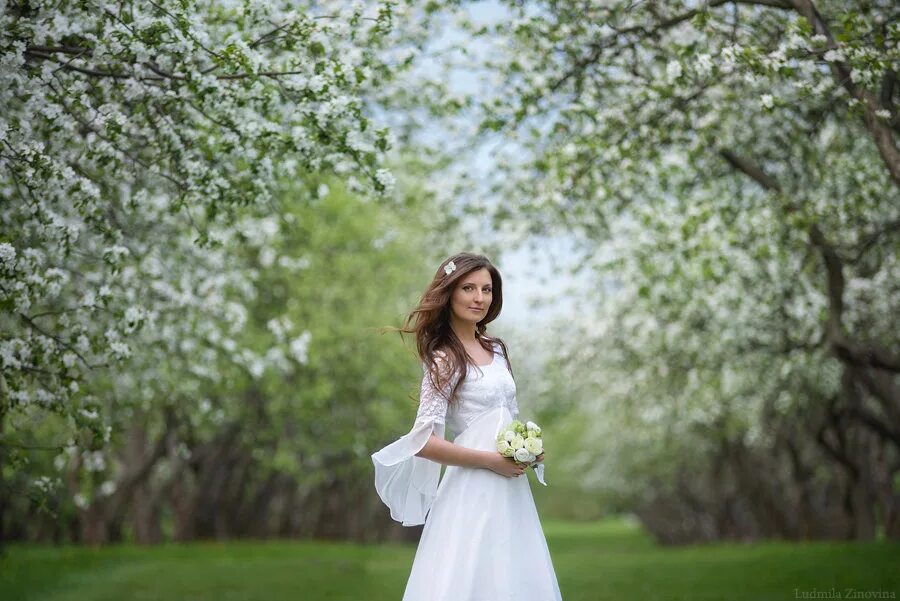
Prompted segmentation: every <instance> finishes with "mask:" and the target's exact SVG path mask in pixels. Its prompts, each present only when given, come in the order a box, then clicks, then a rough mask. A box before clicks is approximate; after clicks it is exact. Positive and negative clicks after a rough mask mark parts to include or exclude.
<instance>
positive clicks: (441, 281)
mask: <svg viewBox="0 0 900 601" xmlns="http://www.w3.org/2000/svg"><path fill="white" fill-rule="evenodd" d="M451 262H452V263H453V264H454V265H455V266H456V269H454V270H453V271H451V272H450V273H446V272H445V271H444V268H445V267H446V266H447V265H448V264H449V263H451ZM479 269H487V270H488V272H489V273H490V274H491V285H492V287H493V295H492V299H491V306H490V307H488V311H487V314H486V315H485V316H484V318H483V319H482V320H481V321H479V322H478V323H477V324H476V325H475V330H476V334H477V336H476V339H477V340H478V342H479V344H481V346H482V347H483V348H484V349H485V350H488V351H491V352H492V353H493V352H495V351H494V349H493V346H492V343H493V342H497V343H498V344H500V348H502V349H503V355H504V356H505V357H506V364H507V366H508V367H509V371H510V373H512V365H511V364H510V361H509V354H508V352H507V349H506V344H505V343H504V342H503V340H501V339H500V338H496V337H491V336H488V335H487V333H486V332H487V324H489V323H491V322H492V321H494V320H495V319H496V318H497V316H498V315H500V309H502V308H503V278H501V277H500V272H499V271H498V270H497V268H496V267H494V265H493V264H492V263H491V262H490V260H489V259H488V258H487V257H485V256H484V255H476V254H473V253H468V252H462V253H458V254H455V255H453V256H452V257H448V258H447V259H445V260H444V261H442V262H441V264H440V266H439V267H438V269H437V271H435V273H434V278H432V280H431V283H430V284H429V285H428V288H427V289H426V290H425V293H424V294H422V298H421V299H420V300H419V303H418V305H416V307H415V308H414V309H413V310H412V311H410V312H409V314H408V315H407V316H406V321H405V323H404V326H403V327H402V328H399V330H400V332H401V336H402V335H403V333H407V334H415V337H416V351H417V353H418V356H419V359H420V360H421V361H423V362H424V363H425V364H426V366H427V367H428V371H429V374H430V377H431V381H432V383H433V384H434V386H435V388H436V389H437V390H441V391H443V390H444V387H445V386H446V385H447V384H448V383H449V382H452V381H453V380H454V379H455V380H456V384H455V385H454V386H453V389H452V390H451V391H450V393H449V395H448V396H447V401H448V402H450V401H452V399H453V397H454V395H455V394H456V390H457V389H458V388H459V386H460V385H461V384H462V382H463V378H464V377H465V373H466V368H467V365H473V366H475V367H478V365H477V364H476V363H475V362H474V361H472V360H471V358H470V357H469V354H468V353H466V349H465V347H463V345H462V341H460V339H459V338H458V337H457V336H456V334H455V333H454V332H453V328H451V327H450V311H451V309H450V299H451V297H452V296H453V291H454V290H455V289H456V283H457V282H458V281H459V280H461V279H462V278H464V277H465V276H466V275H468V274H470V273H472V272H473V271H477V270H479ZM439 353H443V354H444V357H445V360H444V361H442V363H443V365H440V366H439V365H438V361H437V356H438V354H439Z"/></svg>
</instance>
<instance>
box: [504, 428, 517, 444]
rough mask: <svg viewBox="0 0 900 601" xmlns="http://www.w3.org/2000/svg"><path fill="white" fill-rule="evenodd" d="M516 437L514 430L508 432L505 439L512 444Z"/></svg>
mask: <svg viewBox="0 0 900 601" xmlns="http://www.w3.org/2000/svg"><path fill="white" fill-rule="evenodd" d="M515 437H516V433H515V432H513V431H512V430H507V432H506V434H504V435H503V438H504V439H505V440H506V442H512V441H513V439H514V438H515Z"/></svg>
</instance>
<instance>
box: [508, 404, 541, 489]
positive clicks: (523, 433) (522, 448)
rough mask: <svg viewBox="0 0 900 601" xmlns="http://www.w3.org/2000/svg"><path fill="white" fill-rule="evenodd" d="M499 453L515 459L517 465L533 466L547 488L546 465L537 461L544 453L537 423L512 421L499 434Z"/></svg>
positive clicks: (539, 479)
mask: <svg viewBox="0 0 900 601" xmlns="http://www.w3.org/2000/svg"><path fill="white" fill-rule="evenodd" d="M497 452H498V453H500V454H501V455H503V456H504V457H511V458H513V459H514V460H515V461H516V463H525V464H528V465H530V466H533V467H534V473H535V475H537V479H538V482H540V483H541V484H543V485H544V486H547V483H546V482H544V464H543V463H541V462H536V461H535V459H537V456H538V455H540V454H541V453H543V452H544V440H543V439H542V438H541V428H540V426H538V425H537V424H536V423H534V422H527V423H525V424H523V423H522V422H520V421H519V420H513V421H511V422H510V423H509V424H508V425H507V426H506V427H505V428H503V429H502V430H500V433H499V434H497Z"/></svg>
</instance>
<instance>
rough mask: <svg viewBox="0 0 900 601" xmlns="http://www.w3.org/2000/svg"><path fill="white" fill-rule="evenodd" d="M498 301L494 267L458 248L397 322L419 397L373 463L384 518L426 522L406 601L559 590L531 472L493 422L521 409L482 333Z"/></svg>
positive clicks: (538, 595) (497, 352)
mask: <svg viewBox="0 0 900 601" xmlns="http://www.w3.org/2000/svg"><path fill="white" fill-rule="evenodd" d="M502 306H503V291H502V280H501V278H500V272H499V271H497V268H496V267H494V265H492V264H491V262H490V261H489V260H488V259H487V258H486V257H484V256H482V255H476V254H472V253H460V254H457V255H454V256H452V257H450V258H449V259H448V260H447V261H445V262H443V263H442V264H441V266H440V267H439V268H438V270H437V273H436V274H435V276H434V279H433V280H432V281H431V284H430V285H429V286H428V289H427V290H426V291H425V294H424V295H423V296H422V299H421V301H420V302H419V305H418V306H417V307H416V308H415V309H413V311H412V312H410V314H409V316H408V317H407V319H406V323H405V326H404V328H402V329H401V331H402V332H406V333H410V334H414V335H415V337H416V346H417V350H418V354H419V357H420V359H421V360H422V368H423V372H424V375H423V377H422V387H421V394H420V398H419V408H418V412H417V415H416V419H415V423H414V425H413V427H412V429H411V430H410V431H409V432H408V433H407V434H405V435H404V436H402V437H401V438H400V439H398V440H396V441H394V442H393V443H391V444H389V445H387V446H386V447H384V448H383V449H381V450H380V451H377V452H376V453H373V454H372V462H373V463H374V465H375V488H376V490H377V491H378V495H379V496H380V497H381V499H382V501H384V503H385V505H387V506H388V507H389V508H390V511H391V517H392V518H393V519H395V520H397V521H399V522H401V523H402V524H403V525H404V526H415V525H419V524H423V523H424V524H425V527H424V529H423V530H422V537H421V539H420V540H419V546H418V548H417V550H416V556H415V559H414V560H413V565H412V570H411V572H410V576H409V580H408V582H407V584H406V591H405V593H404V595H403V601H445V600H446V601H450V600H452V601H501V600H510V601H511V600H512V599H515V600H516V601H559V600H561V599H562V597H561V595H560V591H559V585H558V584H557V580H556V573H555V572H554V569H553V563H552V561H551V559H550V552H549V550H548V548H547V542H546V540H545V538H544V533H543V530H542V528H541V522H540V519H539V517H538V514H537V510H536V508H535V505H534V499H533V498H532V496H531V488H530V486H529V484H528V478H527V477H525V478H522V477H521V476H522V475H523V474H524V469H523V467H522V466H520V465H519V464H517V463H515V462H514V461H513V460H512V459H508V458H506V457H503V456H502V455H501V454H500V453H498V452H497V450H496V436H497V433H498V432H499V431H500V428H502V427H503V426H505V425H507V424H508V423H509V422H510V421H512V420H513V419H517V418H518V414H519V409H518V405H517V404H516V384H515V380H514V379H513V376H512V366H511V364H510V362H509V359H508V357H507V355H508V354H507V348H506V344H505V343H504V342H503V341H502V340H500V339H499V338H494V337H490V336H488V335H487V334H486V332H485V330H486V326H487V324H488V323H490V322H491V321H493V320H494V319H496V318H497V316H498V315H499V314H500V309H501V308H502ZM445 427H449V431H450V432H451V434H452V435H453V442H450V441H448V440H445ZM537 460H538V461H543V454H542V455H539V456H538V458H537ZM441 464H444V465H446V466H447V468H446V470H445V472H444V476H443V478H441V477H440V470H441Z"/></svg>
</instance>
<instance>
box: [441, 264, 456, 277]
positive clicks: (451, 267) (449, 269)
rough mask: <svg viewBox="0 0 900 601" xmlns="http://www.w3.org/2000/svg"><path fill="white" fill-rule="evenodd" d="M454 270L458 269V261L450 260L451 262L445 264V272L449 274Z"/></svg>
mask: <svg viewBox="0 0 900 601" xmlns="http://www.w3.org/2000/svg"><path fill="white" fill-rule="evenodd" d="M454 271H456V263H454V262H453V261H450V262H449V263H447V264H446V265H444V273H446V274H447V275H450V274H451V273H453V272H454Z"/></svg>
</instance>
